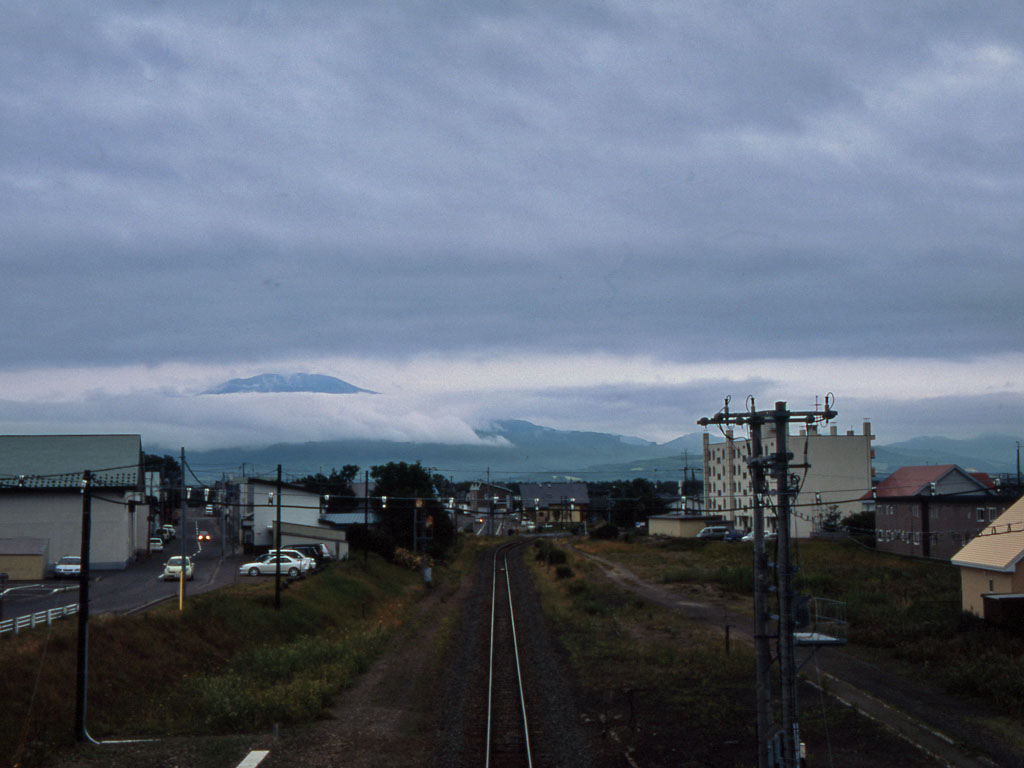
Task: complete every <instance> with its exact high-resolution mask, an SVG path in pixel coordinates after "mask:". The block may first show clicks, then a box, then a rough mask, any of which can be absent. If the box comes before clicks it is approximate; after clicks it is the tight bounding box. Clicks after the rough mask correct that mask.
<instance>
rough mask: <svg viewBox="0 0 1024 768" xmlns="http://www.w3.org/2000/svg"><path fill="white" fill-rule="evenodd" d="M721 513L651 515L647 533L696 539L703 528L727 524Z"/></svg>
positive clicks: (648, 519)
mask: <svg viewBox="0 0 1024 768" xmlns="http://www.w3.org/2000/svg"><path fill="white" fill-rule="evenodd" d="M726 524H727V523H726V522H725V521H724V520H723V519H722V516H721V515H714V516H710V517H696V516H694V515H651V516H650V517H648V518H647V533H648V534H650V535H651V536H672V537H674V538H677V539H695V538H697V534H698V533H700V531H701V529H702V528H706V527H707V526H709V525H726Z"/></svg>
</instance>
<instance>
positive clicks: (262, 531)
mask: <svg viewBox="0 0 1024 768" xmlns="http://www.w3.org/2000/svg"><path fill="white" fill-rule="evenodd" d="M277 492H278V485H277V481H276V480H266V479H261V478H256V477H250V478H246V482H244V483H242V484H240V485H239V488H238V493H239V507H240V509H241V514H242V545H243V546H244V547H245V549H246V551H252V549H269V548H270V547H272V546H273V545H274V538H275V530H276V526H277V504H278V499H277ZM280 492H281V498H280V502H281V546H282V547H284V546H287V545H289V544H303V543H318V542H323V543H325V544H327V546H328V547H330V548H331V551H332V552H333V553H334V556H335V558H336V559H338V560H345V559H346V558H348V542H347V541H346V538H345V531H344V530H341V529H340V528H338V527H336V526H334V525H331V524H330V523H328V522H327V521H326V520H325V519H322V518H323V515H324V507H323V498H322V497H321V496H320V494H318V493H315V492H313V491H308V490H306V489H305V488H303V487H302V486H300V485H289V484H287V483H282V484H281V486H280Z"/></svg>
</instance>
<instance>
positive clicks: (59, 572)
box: [53, 555, 82, 579]
mask: <svg viewBox="0 0 1024 768" xmlns="http://www.w3.org/2000/svg"><path fill="white" fill-rule="evenodd" d="M81 573H82V558H80V557H77V556H76V555H64V557H62V558H61V559H60V560H58V561H57V565H55V566H54V568H53V577H54V578H55V579H72V578H77V577H78V576H80V575H81Z"/></svg>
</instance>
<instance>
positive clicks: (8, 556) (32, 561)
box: [0, 536, 50, 581]
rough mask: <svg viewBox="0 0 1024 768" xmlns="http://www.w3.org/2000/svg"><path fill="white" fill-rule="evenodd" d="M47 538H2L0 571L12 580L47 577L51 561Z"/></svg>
mask: <svg viewBox="0 0 1024 768" xmlns="http://www.w3.org/2000/svg"><path fill="white" fill-rule="evenodd" d="M49 544H50V542H49V541H48V540H47V539H36V538H31V537H29V536H18V537H17V538H13V539H0V573H6V574H7V578H8V579H10V580H11V581H40V580H42V579H44V578H46V567H47V563H48V562H49Z"/></svg>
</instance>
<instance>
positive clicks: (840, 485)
mask: <svg viewBox="0 0 1024 768" xmlns="http://www.w3.org/2000/svg"><path fill="white" fill-rule="evenodd" d="M873 439H874V436H873V435H872V434H871V423H870V422H867V421H866V422H864V426H863V432H862V433H861V434H859V435H858V434H855V433H854V431H853V430H852V429H851V430H848V431H847V432H846V434H844V435H840V434H838V431H837V429H836V427H834V426H832V427H829V431H828V433H827V434H824V433H821V432H820V431H819V430H818V429H817V427H815V426H808V427H806V428H801V429H800V433H799V434H797V435H787V436H786V449H787V451H788V452H789V453H792V454H793V458H792V460H791V461H790V475H795V476H796V477H798V478H799V487H800V491H799V493H798V494H796V496H795V497H794V498H793V501H792V507H791V508H792V520H793V527H792V529H791V531H790V533H791V535H793V536H797V537H807V536H810V535H811V532H812V531H814V530H817V529H818V528H819V527H820V525H821V523H822V522H823V521H824V520H825V519H826V516H827V515H829V514H832V513H838V515H839V518H840V519H841V518H843V517H846V516H847V515H850V514H854V513H856V512H860V511H862V510H863V503H862V501H861V497H863V496H864V494H865V493H869V492H870V491H871V486H872V481H871V477H872V469H871V459H872V457H873V451H872V448H871V441H872V440H873ZM777 444H778V441H777V439H776V435H775V429H774V425H765V426H764V427H763V428H762V435H761V452H762V454H764V455H767V454H771V453H774V452H775V451H776V446H777ZM749 456H750V440H749V439H748V438H738V437H735V436H734V433H733V431H732V430H726V432H725V441H724V442H721V443H712V442H711V440H710V437H709V435H708V433H706V432H705V433H704V511H705V514H709V515H710V514H720V515H722V516H724V517H725V518H727V519H729V520H732V521H733V523H734V525H735V527H736V529H738V530H750V529H751V528H752V527H753V509H754V497H753V492H752V486H751V478H750V469H749V467H748V466H747V458H748V457H749ZM805 464H807V465H809V466H808V467H807V468H804V467H803V466H802V465H805ZM768 487H769V490H771V491H774V489H775V481H774V479H772V478H770V477H769V478H768ZM774 499H775V496H774V494H769V496H768V497H767V499H766V504H765V527H766V529H767V530H770V531H773V530H775V511H774V507H773V504H774Z"/></svg>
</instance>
